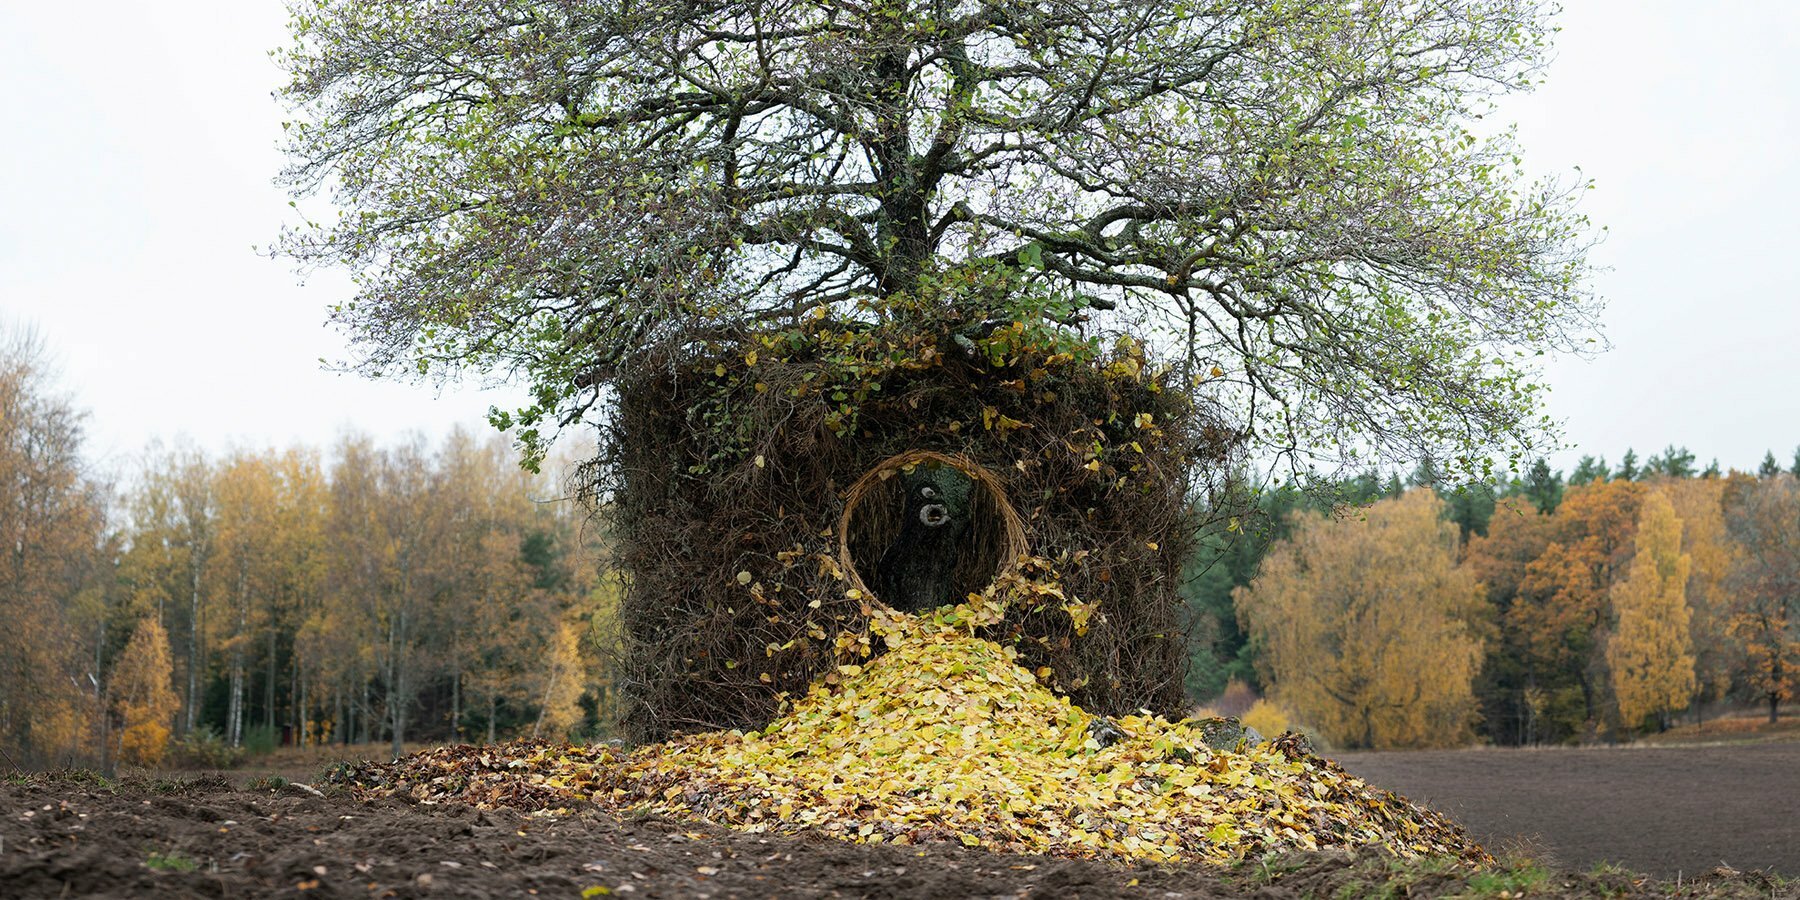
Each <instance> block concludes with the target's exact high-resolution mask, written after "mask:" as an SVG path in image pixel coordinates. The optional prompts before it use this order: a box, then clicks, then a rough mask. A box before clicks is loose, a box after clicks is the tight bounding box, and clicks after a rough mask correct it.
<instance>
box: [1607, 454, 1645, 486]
mask: <svg viewBox="0 0 1800 900" xmlns="http://www.w3.org/2000/svg"><path fill="white" fill-rule="evenodd" d="M1639 474H1641V473H1640V470H1639V469H1638V456H1637V451H1636V450H1633V449H1631V448H1630V447H1627V448H1625V455H1624V457H1622V458H1620V460H1619V473H1618V475H1616V476H1614V477H1617V478H1623V479H1625V480H1626V481H1636V480H1637V477H1638V475H1639Z"/></svg>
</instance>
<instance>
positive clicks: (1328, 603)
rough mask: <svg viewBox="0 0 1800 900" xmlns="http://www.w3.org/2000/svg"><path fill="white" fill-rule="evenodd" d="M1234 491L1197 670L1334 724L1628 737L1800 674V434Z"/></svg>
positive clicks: (1774, 710) (1195, 685) (1203, 612)
mask: <svg viewBox="0 0 1800 900" xmlns="http://www.w3.org/2000/svg"><path fill="white" fill-rule="evenodd" d="M1321 498H1323V499H1321ZM1241 499H1242V501H1243V503H1244V505H1245V508H1246V509H1248V510H1250V512H1249V514H1248V515H1246V516H1243V517H1240V518H1237V519H1230V520H1228V521H1227V522H1226V523H1225V524H1224V525H1223V526H1221V527H1220V528H1218V529H1216V530H1215V531H1214V532H1213V533H1209V534H1207V535H1205V536H1203V539H1202V542H1201V552H1200V554H1199V556H1198V558H1197V559H1196V560H1195V563H1194V567H1193V571H1192V572H1191V578H1190V581H1189V587H1188V592H1189V593H1188V596H1189V601H1190V605H1191V608H1192V611H1193V613H1194V620H1195V634H1196V640H1195V642H1194V645H1193V647H1194V650H1193V663H1194V664H1193V669H1192V675H1191V678H1190V689H1191V690H1192V691H1193V692H1194V693H1195V694H1196V695H1198V696H1201V697H1205V696H1211V695H1214V694H1217V693H1219V692H1221V691H1223V689H1224V688H1225V686H1226V685H1227V684H1228V683H1230V682H1231V681H1233V680H1237V681H1242V682H1245V683H1248V684H1251V685H1253V686H1255V687H1259V688H1262V689H1264V690H1265V691H1267V692H1268V693H1269V694H1270V696H1271V697H1273V698H1275V699H1277V700H1278V701H1279V702H1281V703H1282V704H1283V705H1284V706H1285V707H1286V708H1287V709H1288V711H1289V712H1290V713H1291V714H1292V715H1293V716H1295V717H1296V718H1297V719H1299V720H1301V721H1304V722H1307V723H1308V724H1310V725H1312V726H1313V727H1315V728H1317V729H1319V731H1320V732H1321V734H1322V735H1323V736H1325V737H1326V738H1327V739H1328V740H1331V741H1332V742H1333V743H1336V744H1338V745H1340V746H1351V747H1406V746H1446V745H1454V744H1459V743H1463V742H1466V741H1468V740H1471V739H1475V738H1479V739H1483V740H1487V741H1490V742H1493V743H1497V744H1503V745H1525V744H1541V743H1556V742H1570V741H1592V740H1617V739H1628V738H1630V737H1631V736H1633V735H1636V734H1641V733H1643V732H1645V731H1649V730H1657V729H1661V728H1666V727H1668V726H1669V725H1670V724H1671V723H1672V722H1674V721H1675V719H1676V717H1677V716H1679V715H1682V714H1684V713H1686V714H1691V715H1693V716H1694V717H1695V718H1696V720H1698V719H1700V718H1702V717H1703V716H1704V714H1705V712H1706V710H1708V709H1713V708H1717V706H1718V705H1719V704H1721V703H1723V702H1727V701H1734V700H1735V701H1740V702H1755V703H1758V704H1762V705H1766V707H1767V709H1768V714H1769V718H1770V720H1771V721H1774V720H1776V719H1777V718H1778V716H1779V714H1780V707H1781V704H1782V702H1783V701H1785V700H1787V699H1789V698H1791V696H1792V694H1793V691H1794V688H1795V686H1796V684H1797V683H1800V452H1797V453H1796V458H1795V461H1794V464H1793V466H1792V467H1791V468H1783V467H1782V466H1781V465H1780V464H1779V463H1778V462H1777V461H1776V459H1775V456H1774V454H1773V453H1770V454H1768V455H1767V456H1765V458H1764V460H1763V463H1762V465H1761V466H1760V467H1759V469H1758V471H1757V472H1755V473H1745V472H1738V471H1731V472H1721V471H1720V468H1719V466H1718V464H1717V463H1716V462H1715V463H1713V464H1712V465H1710V466H1708V467H1706V468H1705V469H1701V468H1699V467H1698V466H1696V465H1695V461H1694V456H1693V454H1692V453H1690V452H1688V451H1687V450H1685V449H1683V448H1678V447H1670V448H1668V449H1667V450H1665V451H1664V452H1663V453H1660V454H1657V455H1655V456H1652V457H1651V458H1650V459H1649V460H1647V461H1644V462H1642V463H1640V462H1639V459H1638V457H1637V455H1636V454H1635V453H1632V452H1627V453H1626V455H1625V456H1624V458H1623V459H1622V460H1621V461H1620V465H1618V466H1617V467H1609V466H1608V465H1607V463H1606V461H1605V460H1604V459H1601V458H1595V457H1584V458H1582V459H1581V460H1580V461H1579V462H1578V464H1577V465H1576V466H1575V467H1574V469H1573V470H1572V471H1571V472H1569V473H1568V474H1567V475H1565V474H1564V473H1563V472H1561V471H1553V470H1552V469H1551V467H1550V466H1549V465H1548V463H1547V462H1545V461H1542V460H1540V461H1538V462H1537V463H1535V464H1534V465H1532V466H1531V467H1530V468H1529V469H1527V470H1526V472H1525V473H1524V474H1523V475H1521V476H1519V477H1516V478H1514V477H1506V478H1500V479H1496V480H1494V481H1491V482H1488V483H1485V484H1476V485H1471V486H1463V487H1458V488H1449V487H1445V486H1442V485H1441V483H1440V480H1439V479H1438V478H1437V475H1436V473H1435V472H1434V471H1433V469H1432V467H1431V465H1430V464H1429V463H1426V464H1424V465H1422V466H1420V468H1419V469H1418V470H1417V471H1416V472H1414V473H1413V474H1412V475H1411V477H1409V478H1406V479H1402V478H1400V477H1399V476H1398V475H1397V474H1385V475H1384V474H1380V473H1375V472H1370V473H1366V474H1364V475H1361V476H1358V477H1356V478H1352V479H1349V480H1346V481H1341V482H1335V483H1330V484H1322V485H1312V486H1310V490H1308V489H1301V488H1294V487H1290V488H1283V489H1272V490H1266V491H1262V492H1259V493H1255V494H1250V493H1249V492H1248V490H1247V489H1246V491H1245V494H1244V496H1243V497H1242V498H1241ZM1344 501H1349V505H1348V507H1346V506H1345V505H1344ZM1346 508H1348V509H1349V512H1348V513H1347V514H1346V513H1345V512H1344V510H1345V509H1346ZM1333 510H1336V511H1337V512H1336V513H1335V514H1334V513H1333Z"/></svg>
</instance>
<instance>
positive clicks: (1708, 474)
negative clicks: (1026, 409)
mask: <svg viewBox="0 0 1800 900" xmlns="http://www.w3.org/2000/svg"><path fill="white" fill-rule="evenodd" d="M1719 474H1720V473H1719V458H1718V457H1716V456H1715V457H1713V459H1712V462H1709V463H1707V464H1706V471H1704V472H1701V473H1700V477H1701V478H1718V477H1719Z"/></svg>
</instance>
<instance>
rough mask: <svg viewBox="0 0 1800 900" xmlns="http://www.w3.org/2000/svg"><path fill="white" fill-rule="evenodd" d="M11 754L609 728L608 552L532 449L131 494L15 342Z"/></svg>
mask: <svg viewBox="0 0 1800 900" xmlns="http://www.w3.org/2000/svg"><path fill="white" fill-rule="evenodd" d="M0 338H3V339H4V342H3V343H0V410H3V412H4V418H0V513H3V514H0V531H3V533H0V540H3V541H4V546H3V549H0V557H3V562H0V608H4V609H6V610H7V611H8V613H9V616H8V618H9V621H8V623H7V627H6V628H4V629H0V751H4V752H5V755H6V756H7V758H8V759H9V760H10V761H12V762H13V763H14V764H16V765H32V764H59V763H60V764H67V763H70V762H80V763H86V764H95V763H99V764H103V765H104V764H110V763H112V762H115V761H119V760H123V761H128V762H138V763H154V762H156V761H158V760H159V759H161V758H162V756H163V753H164V752H165V751H166V750H167V749H168V748H169V747H170V746H171V744H173V745H174V746H176V747H181V746H184V745H187V746H193V745H195V744H197V743H198V744H209V743H210V744H212V745H217V746H220V747H223V748H227V749H229V748H242V747H245V746H246V745H252V746H254V745H268V744H272V743H275V742H277V741H281V740H287V741H292V742H296V743H308V744H311V743H323V742H342V743H349V742H356V743H365V742H374V741H385V742H388V743H389V744H391V746H392V747H393V748H394V749H395V750H396V751H398V748H399V747H400V745H401V743H402V742H403V741H417V740H450V739H474V738H486V739H490V740H491V739H494V738H496V737H499V736H510V735H515V734H533V735H558V736H561V735H565V734H570V733H573V732H579V731H582V730H584V729H587V730H591V729H592V728H593V727H594V726H595V723H596V722H597V721H598V720H599V719H600V718H601V717H602V716H603V715H604V713H605V705H606V702H607V696H606V690H605V685H604V683H603V679H602V677H601V676H600V675H599V674H598V673H599V672H600V671H601V668H602V667H601V663H600V660H599V659H598V658H597V655H596V651H595V649H594V648H595V646H596V642H595V641H593V640H591V639H590V632H591V631H592V630H593V629H594V628H595V627H596V623H597V622H603V621H604V620H605V619H606V617H607V616H608V615H609V610H610V609H611V606H612V604H613V603H614V602H615V600H616V597H617V584H616V581H613V580H610V579H608V578H604V577H602V576H601V574H600V571H601V567H600V566H599V565H598V562H597V560H596V553H597V546H596V543H597V541H596V537H595V535H594V534H593V533H592V530H591V529H590V528H588V527H586V524H587V523H586V520H585V517H584V516H583V515H582V514H581V512H580V510H579V508H578V507H577V506H576V504H573V503H570V502H563V501H559V500H558V499H557V498H559V497H560V496H561V492H560V489H559V486H558V485H557V484H555V483H554V482H553V480H552V479H548V478H546V477H544V476H541V475H537V474H533V473H531V472H528V471H525V470H523V469H521V468H520V467H519V465H518V463H517V454H516V453H515V452H514V451H513V450H512V448H511V447H510V446H509V444H508V442H507V441H506V439H505V438H504V437H502V436H499V435H494V436H492V437H489V438H486V439H479V438H476V437H474V436H472V435H470V434H468V433H466V432H463V431H457V432H454V433H452V434H450V435H448V436H447V437H445V438H444V439H443V440H441V441H439V442H437V443H435V444H433V443H429V442H427V441H425V440H424V439H422V438H417V437H415V438H412V439H409V440H404V441H401V442H399V443H396V444H393V445H389V446H382V445H379V444H377V443H376V442H374V441H373V440H371V439H370V438H369V437H367V436H366V435H360V434H354V433H352V434H346V435H344V436H342V437H340V438H339V439H338V440H337V441H336V442H335V443H333V444H332V445H331V446H330V447H329V448H326V449H324V450H320V449H316V448H309V447H295V448H289V449H285V450H271V449H262V450H238V451H233V452H230V453H226V454H222V455H208V454H205V453H202V452H200V451H198V450H196V449H192V448H174V449H153V450H151V451H150V452H148V453H147V454H146V458H145V460H144V462H143V464H142V465H141V467H139V469H138V471H136V472H135V473H134V474H133V475H132V476H131V477H129V479H127V480H126V482H125V483H124V484H122V485H121V484H114V483H111V482H110V481H109V480H108V478H106V477H105V476H103V475H102V474H101V473H99V472H97V471H95V470H93V469H92V468H91V467H89V465H88V464H87V463H86V462H85V461H84V460H83V458H82V416H81V414H80V412H79V411H77V410H76V409H75V407H74V406H73V404H72V403H71V401H70V400H69V398H68V397H66V396H63V395H61V394H59V393H57V391H56V390H55V387H54V384H53V382H52V379H51V377H50V374H49V373H48V372H47V369H46V366H45V364H44V352H43V347H42V344H41V342H39V341H38V340H37V339H35V338H34V337H32V336H31V335H30V334H29V333H28V332H22V331H21V332H15V333H10V334H8V333H0Z"/></svg>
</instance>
